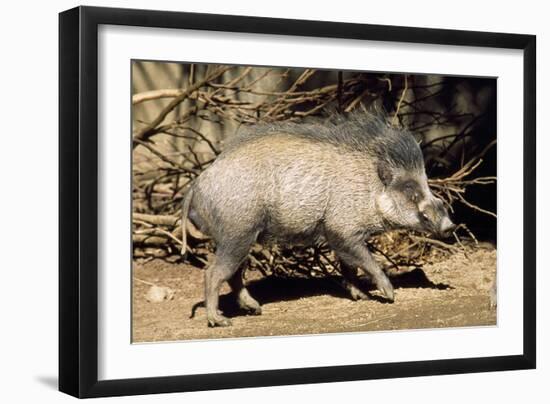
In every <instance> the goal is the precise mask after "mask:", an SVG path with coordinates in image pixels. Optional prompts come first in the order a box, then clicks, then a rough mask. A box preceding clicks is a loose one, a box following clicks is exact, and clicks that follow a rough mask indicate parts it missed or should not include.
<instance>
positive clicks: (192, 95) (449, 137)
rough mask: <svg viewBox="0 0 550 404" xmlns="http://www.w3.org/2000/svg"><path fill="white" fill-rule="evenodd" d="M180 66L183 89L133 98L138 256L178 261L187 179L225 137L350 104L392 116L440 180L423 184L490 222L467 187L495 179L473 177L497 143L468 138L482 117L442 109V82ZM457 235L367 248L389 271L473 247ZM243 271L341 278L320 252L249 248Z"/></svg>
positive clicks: (192, 252) (199, 256)
mask: <svg viewBox="0 0 550 404" xmlns="http://www.w3.org/2000/svg"><path fill="white" fill-rule="evenodd" d="M187 68H188V70H187V74H188V77H187V78H188V83H187V85H186V86H185V87H184V88H168V89H162V88H161V89H154V90H152V91H146V92H140V93H136V94H134V95H133V97H132V104H133V107H134V117H135V120H134V131H133V163H134V164H133V217H132V221H133V251H134V257H135V258H144V259H153V258H163V259H169V260H179V259H180V248H181V244H182V243H181V222H180V221H181V218H180V211H181V206H180V205H181V200H182V197H183V195H184V194H185V192H186V189H187V187H188V186H189V185H190V184H191V182H192V181H193V179H194V178H196V177H197V176H198V175H199V174H200V173H201V172H202V171H203V170H204V169H206V168H207V167H208V166H209V165H210V164H211V163H212V162H213V161H214V160H215V158H216V156H217V155H218V154H219V153H220V151H221V150H223V144H224V140H225V139H227V138H229V137H230V136H232V135H234V133H235V132H236V131H237V130H238V129H239V127H240V126H242V125H250V124H254V123H258V122H266V121H268V122H273V121H282V120H303V119H309V117H313V116H319V115H321V114H322V113H323V111H324V110H325V109H327V108H335V109H336V110H338V111H339V112H341V113H346V112H350V111H352V110H354V109H357V108H361V109H364V110H369V109H373V108H375V109H376V108H378V109H384V110H387V111H393V112H392V113H391V115H390V116H392V118H393V119H392V123H393V124H395V125H405V126H407V127H408V128H410V129H411V130H412V131H413V133H414V134H415V135H417V136H418V138H419V141H421V147H422V148H423V151H424V153H425V158H426V167H427V169H428V171H429V173H430V174H431V172H430V171H432V172H436V173H438V174H440V175H438V176H437V178H432V179H430V181H429V184H430V186H431V187H432V189H433V191H434V192H435V193H436V194H437V195H438V196H439V197H441V198H442V199H443V200H444V201H445V203H446V204H447V205H448V206H449V207H450V208H451V210H452V209H453V206H455V205H456V204H457V203H460V204H462V205H464V206H466V207H467V208H469V209H471V210H473V211H475V212H477V213H479V214H483V215H489V216H493V217H496V214H495V213H494V212H491V211H489V210H487V209H484V208H482V207H480V206H477V205H476V204H475V203H473V202H471V201H469V200H468V199H467V196H466V195H467V190H468V189H469V187H471V186H479V185H481V186H486V185H491V184H494V183H495V182H496V177H494V176H476V170H478V168H479V167H480V166H482V164H483V157H484V155H485V154H486V153H487V152H488V151H489V150H490V149H491V147H493V146H494V144H495V142H496V141H489V142H485V144H483V142H480V141H479V140H478V139H476V138H475V136H474V129H475V127H476V123H477V122H478V120H479V119H480V116H481V115H482V114H483V112H478V111H473V112H471V111H467V112H457V110H456V109H457V108H455V106H453V105H451V106H450V107H446V108H443V107H441V104H440V103H439V102H438V101H437V100H438V97H440V96H441V94H442V93H444V92H445V91H448V88H447V83H446V82H445V81H444V80H442V79H441V80H439V81H437V80H436V81H429V80H428V81H420V79H418V77H417V76H403V75H382V74H367V73H351V72H346V73H345V74H343V73H342V72H338V73H333V72H324V71H318V70H315V69H302V70H300V71H298V70H299V69H281V68H273V69H271V68H252V67H238V66H208V69H206V70H204V69H203V70H204V71H203V72H202V78H198V76H199V74H198V66H196V65H188V66H187ZM297 71H298V73H297ZM149 105H151V107H149ZM153 105H154V107H155V108H153ZM159 105H160V106H159ZM137 108H141V110H142V111H143V110H147V111H148V112H150V111H154V112H153V114H152V116H153V117H152V119H148V120H147V121H146V120H144V119H141V118H140V116H139V114H137V113H136V112H137V111H138V109H137ZM148 108H149V109H148ZM149 115H151V113H149ZM434 134H437V136H436V135H434ZM492 138H493V139H494V138H495V136H492ZM457 161H458V162H459V163H458V164H457V163H456V162H457ZM187 228H188V230H189V237H188V238H189V239H188V244H189V245H188V249H189V250H188V254H187V257H186V259H187V260H189V261H190V262H192V263H193V264H195V265H198V266H203V265H206V264H207V263H208V260H209V255H210V254H211V253H212V252H213V248H214V247H213V245H212V243H211V242H210V241H209V239H208V237H206V236H205V235H202V234H201V233H200V232H199V231H198V230H197V229H195V228H194V227H193V226H192V224H191V223H190V222H188V224H187ZM455 238H456V243H453V244H448V243H445V242H442V241H438V240H432V239H429V238H427V237H425V236H422V235H419V234H412V233H406V232H392V233H389V234H385V235H382V236H378V237H376V238H374V239H372V240H369V242H368V243H369V246H370V248H371V250H372V251H373V252H374V253H375V254H376V255H377V256H378V257H379V258H380V260H381V261H382V262H385V263H386V267H387V270H388V271H389V272H399V271H405V270H407V268H413V267H416V266H419V265H422V264H423V263H426V262H428V261H429V260H431V259H433V258H434V257H435V256H436V255H437V254H447V253H449V252H450V253H456V252H460V251H465V249H464V245H465V244H467V243H477V240H476V238H475V236H474V235H473V234H472V233H471V232H470V231H469V229H468V228H467V227H466V226H465V225H461V226H459V229H458V231H457V232H456V233H455ZM249 268H250V269H252V270H258V271H260V272H261V273H263V274H265V275H278V276H306V277H312V276H313V277H315V276H325V275H333V274H335V273H338V265H337V263H336V260H335V257H334V256H333V253H332V252H331V251H330V250H329V249H328V248H327V247H326V246H316V247H310V248H298V247H293V248H283V247H279V246H274V247H271V248H266V247H261V246H255V247H254V248H253V250H252V251H251V252H250V254H249Z"/></svg>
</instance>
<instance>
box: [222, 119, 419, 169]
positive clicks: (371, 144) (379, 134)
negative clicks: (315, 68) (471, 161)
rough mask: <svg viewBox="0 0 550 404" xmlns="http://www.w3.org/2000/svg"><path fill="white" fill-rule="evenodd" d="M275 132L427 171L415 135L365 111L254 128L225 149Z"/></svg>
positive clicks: (249, 129) (232, 141)
mask: <svg viewBox="0 0 550 404" xmlns="http://www.w3.org/2000/svg"><path fill="white" fill-rule="evenodd" d="M275 133H285V134H289V135H293V136H299V137H301V138H304V139H308V140H311V141H313V142H324V143H328V144H331V145H334V147H337V148H342V147H343V148H346V149H348V150H349V151H352V152H360V153H366V154H368V155H370V156H372V157H374V158H376V159H381V160H384V161H386V162H387V163H389V164H391V165H392V166H394V167H398V168H404V169H406V170H417V169H421V170H422V169H423V168H424V159H423V156H422V151H421V150H420V147H419V145H418V143H417V142H416V140H415V138H414V137H413V135H412V134H411V133H410V132H409V131H407V130H404V129H400V128H396V127H392V126H390V125H389V124H388V121H387V119H386V118H385V117H383V116H380V115H375V114H370V113H365V112H353V113H350V114H347V115H341V114H333V115H332V116H331V117H330V118H328V119H315V120H310V121H308V122H301V123H296V122H288V121H287V122H275V123H262V124H258V125H252V126H249V127H247V128H245V129H244V130H241V132H240V133H239V134H238V135H237V136H236V137H234V138H233V139H231V140H230V141H229V142H228V144H227V146H226V150H228V149H233V148H236V147H238V146H239V145H241V144H244V143H248V142H250V141H253V140H256V139H258V138H260V137H264V136H269V135H271V134H275Z"/></svg>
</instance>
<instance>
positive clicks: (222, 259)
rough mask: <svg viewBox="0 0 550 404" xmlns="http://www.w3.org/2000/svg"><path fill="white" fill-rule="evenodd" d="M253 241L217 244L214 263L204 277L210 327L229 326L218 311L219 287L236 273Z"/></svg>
mask: <svg viewBox="0 0 550 404" xmlns="http://www.w3.org/2000/svg"><path fill="white" fill-rule="evenodd" d="M253 241H254V239H253V238H249V237H247V238H246V239H244V238H243V239H241V240H237V239H235V238H232V239H231V241H230V242H222V243H219V245H218V247H217V249H216V257H215V260H214V263H213V264H212V265H211V266H210V267H208V269H207V270H206V272H205V275H204V277H205V302H206V316H207V318H208V325H209V326H210V327H226V326H229V325H231V320H229V319H228V318H227V317H225V316H223V315H222V314H221V313H220V311H219V310H218V302H219V294H220V287H221V285H222V284H223V282H226V281H229V280H230V279H231V278H232V277H233V275H234V274H235V273H236V272H237V271H238V269H239V266H240V265H241V263H242V261H243V260H244V258H245V257H246V255H247V254H248V251H249V250H250V246H251V245H252V243H253Z"/></svg>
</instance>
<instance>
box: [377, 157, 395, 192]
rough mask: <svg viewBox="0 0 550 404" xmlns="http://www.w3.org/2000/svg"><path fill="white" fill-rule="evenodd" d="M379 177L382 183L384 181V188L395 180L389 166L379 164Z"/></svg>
mask: <svg viewBox="0 0 550 404" xmlns="http://www.w3.org/2000/svg"><path fill="white" fill-rule="evenodd" d="M378 177H380V181H382V184H384V186H385V187H387V186H388V185H389V184H390V183H391V182H392V180H393V174H392V172H391V168H390V167H389V166H388V165H387V164H384V163H379V164H378Z"/></svg>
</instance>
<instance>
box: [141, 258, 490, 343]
mask: <svg viewBox="0 0 550 404" xmlns="http://www.w3.org/2000/svg"><path fill="white" fill-rule="evenodd" d="M495 271H496V250H494V249H492V248H478V249H476V250H475V251H472V252H470V253H468V255H467V257H466V256H464V255H463V254H455V255H453V256H451V257H449V258H447V259H445V260H443V261H441V262H438V263H435V264H430V265H426V266H424V267H423V268H422V269H420V268H416V269H414V270H413V271H411V272H409V273H406V274H404V275H400V276H396V277H393V278H392V283H393V285H394V287H395V302H394V303H386V302H384V301H383V299H381V298H380V297H378V295H377V292H376V291H374V290H372V291H371V294H372V299H370V300H361V301H352V300H350V299H349V297H348V295H347V293H346V292H345V291H344V289H342V287H341V286H339V285H338V283H337V282H336V280H335V279H281V278H264V277H262V276H261V275H259V274H257V273H256V272H251V271H249V272H248V275H247V283H248V288H249V291H250V294H251V295H252V296H253V297H254V298H255V299H256V300H258V302H259V303H260V304H261V305H262V311H263V312H262V315H260V316H248V315H246V314H244V313H242V312H241V311H240V310H239V309H238V307H237V305H236V302H235V299H234V298H233V296H232V295H231V294H229V287H228V286H227V285H224V287H223V288H222V293H221V297H220V309H221V310H222V311H223V312H224V314H225V315H226V316H228V317H231V318H232V322H233V325H232V326H231V327H223V328H219V327H218V328H209V327H207V325H206V315H205V309H204V307H199V308H198V309H197V312H196V315H195V317H194V318H192V319H191V318H189V316H190V314H191V308H192V306H193V305H194V304H195V303H198V302H200V301H202V300H203V290H204V286H203V270H201V269H197V268H195V267H193V266H190V265H184V264H171V263H168V262H165V261H161V260H154V261H150V262H147V263H145V264H142V263H139V262H134V282H133V288H134V289H133V302H132V311H133V321H132V324H133V330H132V333H133V342H153V341H174V340H188V339H205V338H226V337H249V336H269V335H296V334H319V333H327V332H355V331H374V330H397V329H418V328H440V327H463V326H486V325H495V324H496V310H495V309H490V308H489V289H490V287H491V284H492V281H493V278H494V276H495ZM143 281H145V282H147V283H144V282H143ZM150 284H155V285H158V286H167V287H170V288H171V289H173V290H174V291H175V295H174V297H173V299H172V300H165V301H163V302H160V303H151V302H148V301H147V300H146V298H145V296H146V294H147V292H148V291H149V289H150V288H151V285H150Z"/></svg>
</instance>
